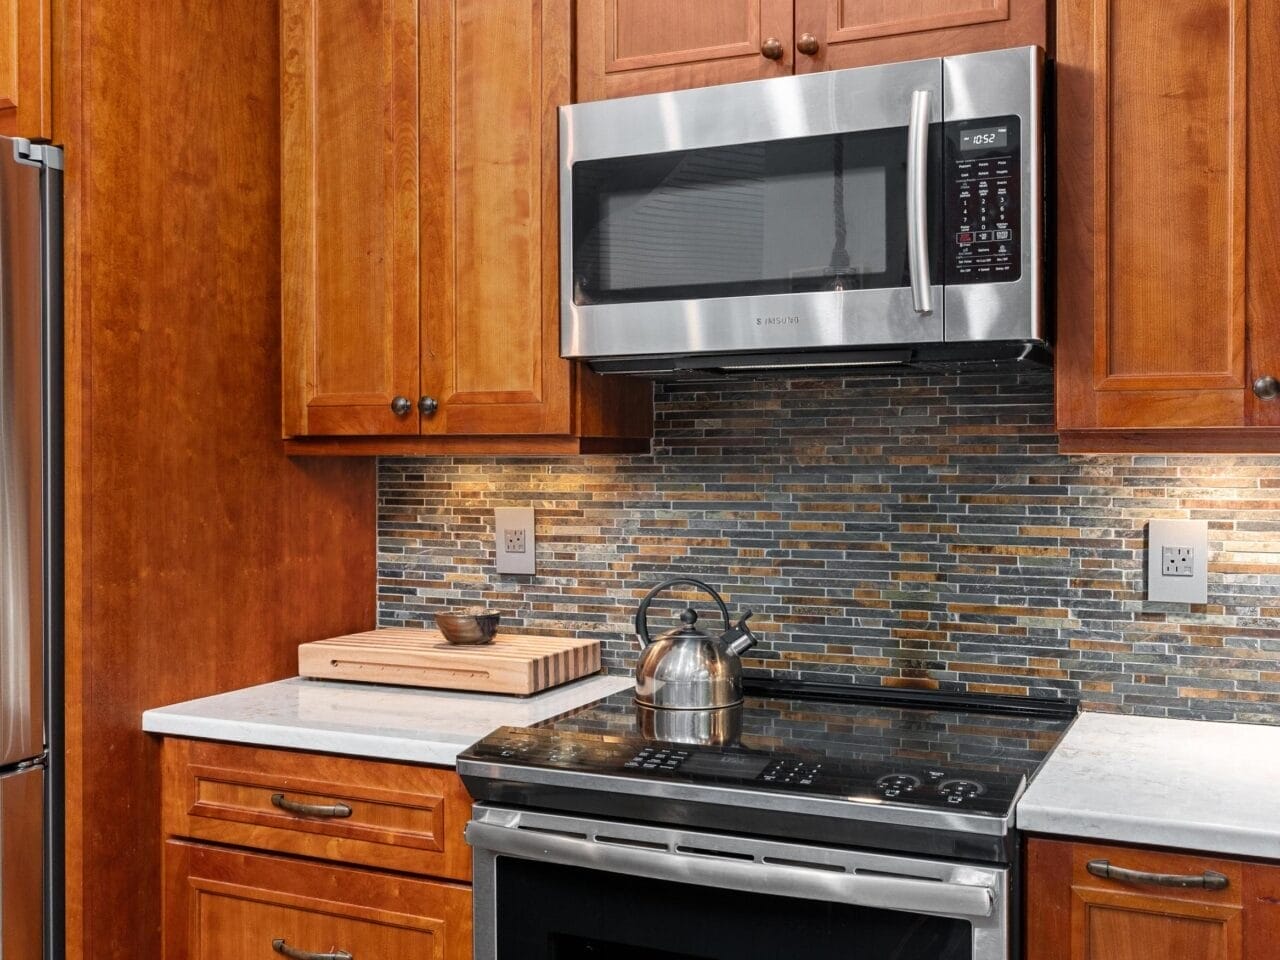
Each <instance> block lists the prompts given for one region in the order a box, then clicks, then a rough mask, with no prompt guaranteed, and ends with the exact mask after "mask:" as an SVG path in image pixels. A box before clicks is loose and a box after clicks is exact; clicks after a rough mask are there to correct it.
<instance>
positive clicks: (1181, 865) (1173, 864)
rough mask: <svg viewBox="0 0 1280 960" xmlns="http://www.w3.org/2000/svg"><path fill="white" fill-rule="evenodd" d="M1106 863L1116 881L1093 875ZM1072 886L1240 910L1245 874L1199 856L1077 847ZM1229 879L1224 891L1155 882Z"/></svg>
mask: <svg viewBox="0 0 1280 960" xmlns="http://www.w3.org/2000/svg"><path fill="white" fill-rule="evenodd" d="M1103 862H1105V863H1107V864H1109V865H1110V867H1111V868H1112V870H1111V873H1112V874H1113V876H1112V877H1104V876H1098V875H1097V874H1096V873H1094V872H1092V871H1090V869H1089V865H1090V864H1094V865H1095V870H1096V869H1099V867H1100V865H1101V864H1102V863H1103ZM1121 871H1134V872H1136V873H1138V874H1149V875H1152V876H1151V879H1148V880H1143V879H1125V876H1126V875H1125V874H1124V873H1122V872H1121ZM1071 874H1072V875H1071V882H1072V886H1074V887H1075V888H1077V889H1084V888H1089V889H1094V890H1100V891H1107V892H1110V893H1114V894H1127V895H1129V896H1131V897H1135V898H1136V897H1142V896H1148V897H1157V898H1160V899H1162V900H1179V901H1186V902H1192V903H1211V904H1221V905H1225V906H1231V907H1237V908H1238V907H1239V906H1240V887H1241V878H1242V872H1241V867H1240V863H1239V862H1238V861H1234V860H1219V859H1215V858H1212V857H1203V856H1197V855H1195V854H1183V853H1166V852H1162V851H1158V850H1144V849H1139V848H1136V847H1114V846H1107V845H1104V844H1075V845H1074V849H1073V851H1072V864H1071ZM1206 876H1208V877H1210V878H1211V880H1212V878H1214V877H1222V878H1225V885H1223V886H1222V887H1221V889H1209V888H1206V887H1199V886H1171V885H1166V884H1162V883H1159V882H1155V879H1154V878H1156V877H1159V878H1168V879H1169V881H1170V882H1171V879H1172V878H1175V877H1177V878H1183V877H1186V878H1193V877H1194V878H1202V877H1206Z"/></svg>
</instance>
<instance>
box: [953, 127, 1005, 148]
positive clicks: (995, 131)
mask: <svg viewBox="0 0 1280 960" xmlns="http://www.w3.org/2000/svg"><path fill="white" fill-rule="evenodd" d="M1008 146H1009V128H1008V127H987V128H986V129H983V130H965V131H963V132H961V134H960V149H961V150H1003V149H1005V148H1006V147H1008Z"/></svg>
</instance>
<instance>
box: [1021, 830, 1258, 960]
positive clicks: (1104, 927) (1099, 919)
mask: <svg viewBox="0 0 1280 960" xmlns="http://www.w3.org/2000/svg"><path fill="white" fill-rule="evenodd" d="M1098 860H1106V861H1108V862H1109V863H1111V864H1112V865H1113V866H1115V867H1121V868H1125V869H1129V870H1138V871H1145V872H1150V873H1157V874H1173V875H1179V876H1182V875H1188V876H1195V875H1201V874H1203V873H1205V872H1206V871H1212V872H1215V873H1219V874H1222V875H1223V876H1225V877H1226V878H1227V886H1226V888H1225V889H1222V890H1206V889H1202V888H1179V887H1164V886H1156V885H1149V884H1142V883H1131V882H1126V881H1123V880H1116V879H1108V878H1105V877H1097V876H1094V875H1093V874H1091V873H1089V871H1088V864H1089V863H1090V862H1091V861H1098ZM1255 869H1263V870H1269V871H1272V874H1271V875H1273V876H1274V872H1275V870H1274V868H1258V867H1255V866H1253V865H1249V864H1244V863H1241V862H1240V861H1236V860H1224V859H1219V858H1212V857H1204V856H1200V855H1196V854H1180V853H1169V852H1163V851H1154V850H1145V849H1138V848H1128V847H1117V846H1110V845H1101V844H1085V843H1065V842H1060V841H1050V840H1032V841H1030V843H1029V844H1028V850H1027V904H1028V919H1027V951H1026V952H1027V960H1146V958H1150V957H1168V958H1179V957H1195V958H1196V960H1241V958H1247V960H1262V958H1263V957H1265V956H1267V954H1266V953H1248V952H1246V951H1245V942H1246V941H1245V929H1246V927H1247V925H1248V924H1249V923H1251V922H1254V921H1253V920H1252V919H1251V917H1250V914H1251V912H1252V911H1253V910H1254V907H1253V905H1252V902H1251V901H1252V900H1253V899H1257V897H1256V895H1252V894H1251V885H1252V884H1253V883H1255V882H1256V881H1254V880H1253V879H1252V878H1250V877H1249V876H1248V872H1249V871H1251V870H1255ZM1260 920H1261V918H1260ZM1263 922H1265V921H1263ZM1258 939H1260V938H1259V937H1258V936H1257V935H1256V934H1255V935H1254V940H1255V941H1256V940H1258ZM1251 942H1252V941H1251ZM1269 948H1270V944H1268V949H1269Z"/></svg>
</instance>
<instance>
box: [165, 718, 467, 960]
mask: <svg viewBox="0 0 1280 960" xmlns="http://www.w3.org/2000/svg"><path fill="white" fill-rule="evenodd" d="M162 767H163V779H162V800H161V808H162V817H163V828H164V836H165V852H164V903H163V919H164V923H163V927H164V929H163V938H164V956H163V960H221V958H223V957H258V956H262V957H268V956H275V955H278V954H281V953H283V955H285V956H289V955H291V954H289V953H287V952H286V951H282V950H281V949H280V948H278V947H273V944H275V943H276V942H277V941H281V942H282V946H287V948H288V949H292V950H295V951H301V952H302V954H303V955H306V954H307V953H320V954H325V953H337V952H338V951H346V952H347V953H349V954H351V955H353V956H355V957H359V958H362V960H366V958H367V960H380V958H386V960H399V958H402V957H432V958H435V960H467V958H469V957H470V956H471V942H472V934H471V889H470V887H469V886H468V885H467V883H468V882H469V881H470V878H471V851H470V848H469V847H468V846H467V844H466V841H465V839H464V838H463V830H464V828H465V826H466V822H467V820H468V819H469V817H470V812H471V799H470V797H468V796H467V794H466V791H465V790H464V789H463V787H462V782H461V780H459V778H458V776H457V774H456V773H454V771H452V770H443V769H440V768H436V767H424V766H419V765H413V764H401V763H386V762H381V761H372V760H359V759H354V758H348V757H332V756H323V755H319V754H308V753H296V752H293V751H289V750H275V749H259V748H254V747H244V746H236V745H230V744H220V743H208V742H204V741H193V740H183V739H176V738H175V739H166V740H165V741H164V744H163V747H162ZM273 950H274V952H273Z"/></svg>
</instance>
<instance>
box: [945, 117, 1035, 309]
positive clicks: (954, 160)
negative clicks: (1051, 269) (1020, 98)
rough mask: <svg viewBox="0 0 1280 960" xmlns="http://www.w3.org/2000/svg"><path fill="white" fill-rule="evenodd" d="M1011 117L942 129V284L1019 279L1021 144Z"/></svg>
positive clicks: (1018, 129)
mask: <svg viewBox="0 0 1280 960" xmlns="http://www.w3.org/2000/svg"><path fill="white" fill-rule="evenodd" d="M1021 132H1022V131H1021V124H1020V123H1019V121H1018V118H1017V117H989V118H985V119H981V120H961V121H953V122H951V123H948V124H946V137H945V141H944V142H945V147H944V152H945V159H944V161H943V169H944V170H945V171H946V173H945V187H944V190H945V210H946V236H945V242H944V249H945V250H946V260H947V270H946V273H947V283H948V284H963V283H1011V282H1013V281H1015V280H1017V279H1019V278H1020V277H1021V276H1022V245H1021V239H1022V238H1021V231H1022V147H1021V144H1022V139H1021Z"/></svg>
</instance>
